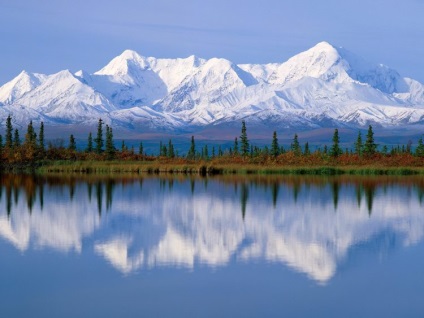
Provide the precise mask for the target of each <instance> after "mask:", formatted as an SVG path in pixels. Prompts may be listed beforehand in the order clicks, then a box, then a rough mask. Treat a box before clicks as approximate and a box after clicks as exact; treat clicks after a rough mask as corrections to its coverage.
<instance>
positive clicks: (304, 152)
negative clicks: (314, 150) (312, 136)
mask: <svg viewBox="0 0 424 318" xmlns="http://www.w3.org/2000/svg"><path fill="white" fill-rule="evenodd" d="M303 154H304V155H305V156H309V155H310V154H311V150H309V143H308V142H306V143H305V150H304V151H303Z"/></svg>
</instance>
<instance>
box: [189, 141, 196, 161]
mask: <svg viewBox="0 0 424 318" xmlns="http://www.w3.org/2000/svg"><path fill="white" fill-rule="evenodd" d="M195 158H196V144H195V143H194V136H191V143H190V149H189V150H188V153H187V159H190V160H194V159H195Z"/></svg>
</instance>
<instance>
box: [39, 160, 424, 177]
mask: <svg viewBox="0 0 424 318" xmlns="http://www.w3.org/2000/svg"><path fill="white" fill-rule="evenodd" d="M35 169H36V171H37V172H38V173H86V174H90V173H96V174H104V173H135V174H159V173H181V174H201V175H223V174H240V175H251V174H255V175H273V174H281V175H327V176H328V175H330V176H331V175H343V174H347V175H417V174H424V168H421V167H378V166H377V165H376V166H365V167H364V166H336V167H334V166H322V167H319V166H318V167H301V166H299V167H297V166H263V165H252V164H247V165H243V164H240V165H237V164H211V163H208V162H200V163H184V164H182V163H181V164H180V163H176V164H175V163H160V162H155V161H153V162H152V161H150V162H148V161H145V162H142V161H135V162H131V161H54V162H48V163H44V165H41V166H40V167H38V168H35Z"/></svg>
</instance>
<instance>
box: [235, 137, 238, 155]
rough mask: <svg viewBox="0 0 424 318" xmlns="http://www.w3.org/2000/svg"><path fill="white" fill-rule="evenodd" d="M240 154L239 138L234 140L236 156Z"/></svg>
mask: <svg viewBox="0 0 424 318" xmlns="http://www.w3.org/2000/svg"><path fill="white" fill-rule="evenodd" d="M238 154H239V148H238V140H237V137H236V138H235V139H234V155H235V156H237V155H238Z"/></svg>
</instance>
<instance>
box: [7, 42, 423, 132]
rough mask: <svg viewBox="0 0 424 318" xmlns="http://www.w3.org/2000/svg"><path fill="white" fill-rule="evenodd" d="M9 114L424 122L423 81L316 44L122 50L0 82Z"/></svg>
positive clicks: (156, 124)
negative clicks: (201, 51) (187, 52)
mask: <svg viewBox="0 0 424 318" xmlns="http://www.w3.org/2000/svg"><path fill="white" fill-rule="evenodd" d="M0 112H1V114H2V116H3V118H5V117H6V116H7V114H9V113H12V114H13V116H14V118H15V121H17V122H18V123H19V122H22V123H23V124H25V123H26V122H27V121H28V120H29V119H32V120H35V121H41V120H43V121H45V122H46V123H50V124H53V125H64V124H79V125H92V124H93V123H94V122H95V121H97V119H98V118H99V117H101V118H103V119H104V120H105V121H106V122H107V123H114V124H115V125H116V126H117V127H120V128H122V129H129V130H135V131H143V130H150V131H163V130H168V131H190V130H191V131H193V130H196V129H201V128H202V127H205V126H222V125H225V124H231V123H234V122H240V120H241V119H245V120H246V121H247V122H248V123H249V124H250V125H251V126H255V125H256V124H257V125H265V126H273V127H274V128H275V129H285V128H298V129H314V128H323V127H334V126H342V127H361V126H365V125H367V124H369V123H372V124H374V125H378V126H382V127H408V126H409V125H421V124H423V123H424V86H423V85H422V84H421V83H419V82H417V81H414V80H412V79H409V78H403V77H401V75H400V74H399V73H398V72H396V71H395V70H392V69H390V68H388V67H387V66H384V65H372V64H370V63H368V62H366V61H364V60H363V59H361V58H360V57H357V56H356V55H355V54H353V53H351V52H349V51H347V50H345V49H343V48H335V47H334V46H332V45H330V44H329V43H327V42H321V43H318V44H317V45H316V46H314V47H313V48H311V49H309V50H307V51H305V52H302V53H300V54H298V55H296V56H294V57H292V58H290V59H289V60H288V61H286V62H284V63H272V64H265V65H259V64H241V65H236V64H234V63H232V62H231V61H228V60H225V59H219V58H212V59H209V60H205V59H201V58H197V57H195V56H190V57H188V58H185V59H180V58H178V59H156V58H153V57H143V56H141V55H139V54H138V53H136V52H134V51H131V50H126V51H124V52H123V53H122V54H121V55H119V56H118V57H116V58H114V59H113V60H112V61H111V62H109V63H108V64H107V65H106V66H105V67H103V68H102V69H101V70H99V71H97V72H95V73H93V74H89V73H87V72H85V71H79V72H76V73H75V74H72V73H71V72H69V71H68V70H65V71H61V72H59V73H56V74H53V75H43V74H29V73H27V72H22V73H21V74H19V75H18V76H17V77H16V78H15V79H13V80H12V81H10V82H8V83H6V84H5V85H3V86H1V87H0Z"/></svg>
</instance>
